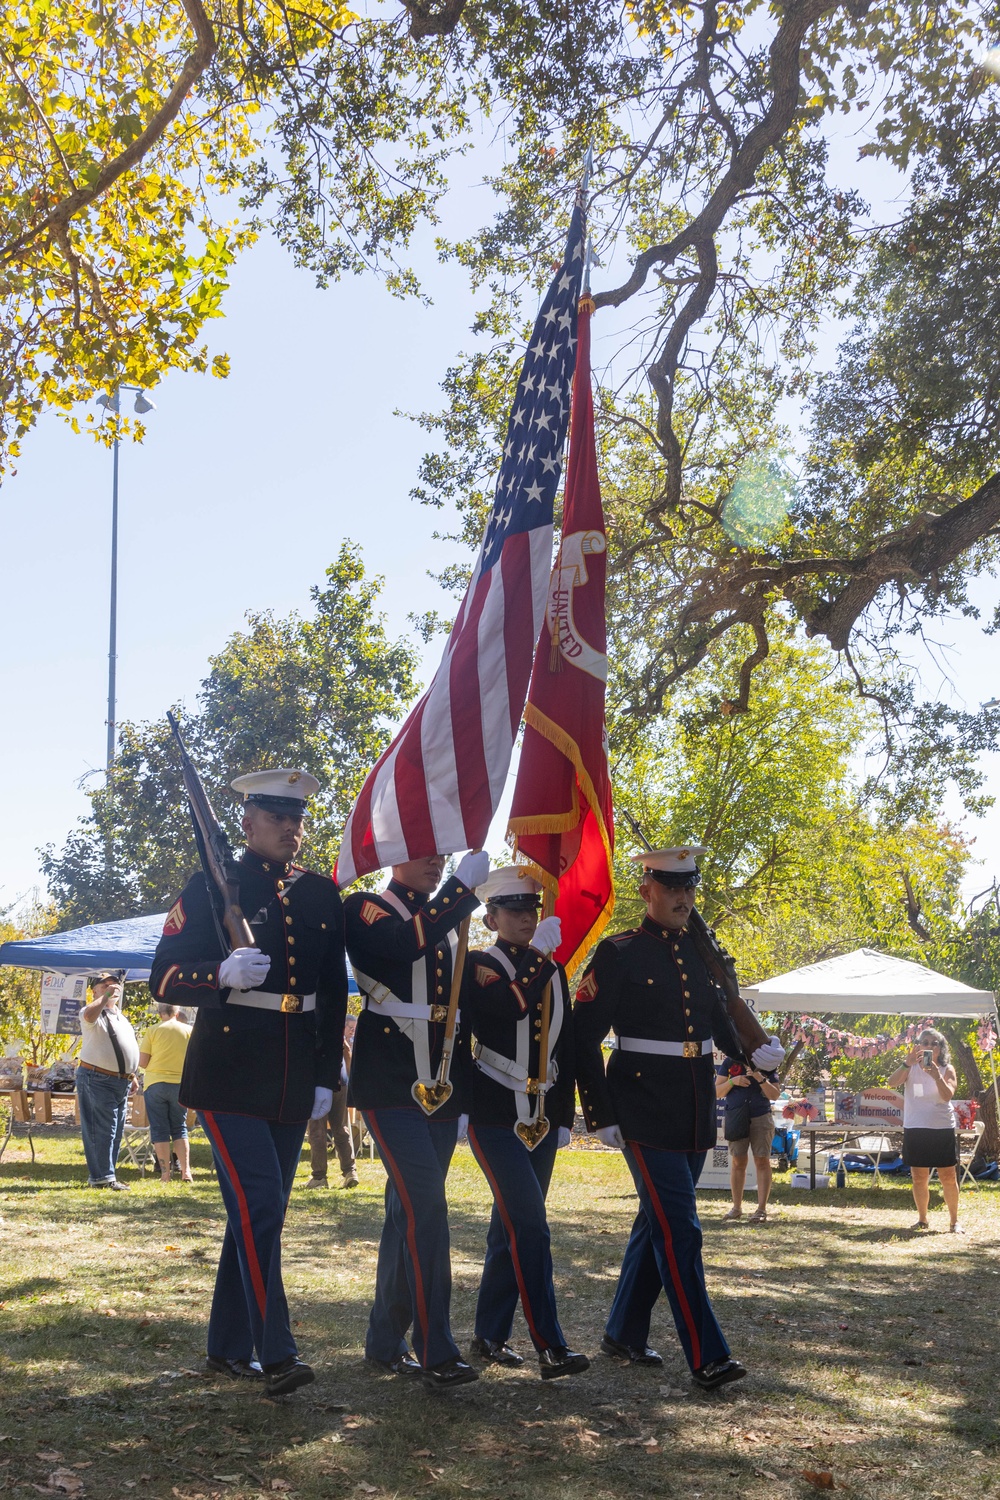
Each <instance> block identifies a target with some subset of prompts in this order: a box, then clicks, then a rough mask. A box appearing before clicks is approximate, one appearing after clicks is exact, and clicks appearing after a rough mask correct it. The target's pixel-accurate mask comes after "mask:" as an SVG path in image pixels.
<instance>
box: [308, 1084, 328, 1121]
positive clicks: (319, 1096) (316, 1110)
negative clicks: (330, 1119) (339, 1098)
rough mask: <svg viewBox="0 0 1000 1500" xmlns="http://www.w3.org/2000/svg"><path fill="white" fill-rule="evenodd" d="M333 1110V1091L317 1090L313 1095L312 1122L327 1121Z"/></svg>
mask: <svg viewBox="0 0 1000 1500" xmlns="http://www.w3.org/2000/svg"><path fill="white" fill-rule="evenodd" d="M332 1108H333V1089H317V1090H316V1092H315V1094H314V1095H313V1110H312V1114H311V1115H310V1116H309V1118H310V1120H325V1119H326V1117H327V1115H328V1114H329V1113H330V1111H331V1109H332Z"/></svg>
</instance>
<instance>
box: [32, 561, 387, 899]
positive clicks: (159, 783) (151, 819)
mask: <svg viewBox="0 0 1000 1500" xmlns="http://www.w3.org/2000/svg"><path fill="white" fill-rule="evenodd" d="M380 588H381V581H380V580H373V579H370V578H366V576H365V573H364V569H363V567H362V564H361V560H360V556H359V553H358V551H357V549H356V548H354V547H351V546H349V545H345V546H344V547H343V548H342V549H341V552H340V555H339V557H338V559H337V561H336V562H335V563H334V564H332V566H331V567H330V568H328V569H327V573H326V585H325V587H323V588H314V589H313V590H312V601H313V611H312V613H311V615H310V616H308V617H307V618H301V617H300V616H298V615H296V614H293V615H290V616H289V617H288V618H287V619H283V620H282V619H275V617H274V616H273V615H271V614H270V613H267V612H263V613H260V614H255V615H251V616H250V617H249V622H248V623H249V628H248V629H247V630H246V631H245V632H242V631H241V632H238V633H236V634H235V635H233V636H232V637H230V639H229V640H228V641H227V643H226V645H225V646H224V647H223V649H222V650H221V651H220V652H219V653H218V654H217V655H216V656H214V657H212V658H211V659H210V661H209V674H208V676H207V677H206V678H205V680H204V682H203V683H202V688H201V693H200V695H199V709H198V712H197V713H196V714H194V715H192V716H190V717H188V718H186V719H184V720H183V733H184V736H185V741H186V743H187V744H188V748H189V750H190V751H191V754H192V757H193V758H194V761H195V764H196V765H197V766H198V769H199V771H200V773H201V776H202V779H203V781H204V783H205V787H206V789H207V791H208V794H209V798H210V799H211V801H212V803H213V806H214V807H215V809H216V811H217V813H218V815H219V817H220V818H221V819H222V821H223V823H224V825H226V826H227V828H228V831H229V833H230V836H231V838H232V839H233V842H234V843H238V842H239V839H240V834H239V810H238V807H237V803H236V798H235V796H234V794H233V793H232V792H231V791H230V790H229V783H230V781H231V780H232V778H233V777H234V776H236V775H238V774H239V773H240V772H241V771H251V770H256V769H260V768H263V767H265V766H274V765H281V764H293V765H300V766H302V767H303V768H304V769H306V770H309V771H311V772H312V773H313V775H315V776H316V777H317V779H318V780H319V782H320V792H319V793H318V795H317V796H316V798H314V799H313V803H312V804H311V809H310V817H309V819H308V821H307V840H306V843H305V845H304V853H303V857H304V858H308V860H309V861H310V862H312V863H314V864H315V865H317V867H318V868H320V869H325V870H332V868H333V860H334V857H335V854H336V850H337V847H338V844H339V836H340V831H341V828H342V827H343V823H344V820H345V818H346V817H347V814H348V812H349V811H350V808H351V806H352V804H353V801H354V798H355V796H356V795H357V792H358V790H359V789H360V786H361V783H362V781H363V779H364V776H365V774H366V773H367V771H368V769H369V767H370V766H371V765H372V763H373V762H374V761H375V760H376V759H377V758H378V756H379V754H380V753H381V751H382V750H383V749H384V747H385V744H386V743H387V740H388V733H389V732H388V726H389V725H390V724H392V723H393V722H394V721H395V720H396V719H397V718H398V717H399V716H400V714H401V713H402V711H403V709H404V708H405V707H406V706H407V704H408V703H409V702H410V700H411V699H412V698H413V696H414V695H415V691H416V683H415V678H414V671H415V665H416V663H415V657H414V654H413V652H412V650H411V649H410V648H409V647H408V646H407V645H405V644H403V643H402V642H399V641H396V642H392V641H390V640H389V639H388V638H387V636H386V633H385V627H384V623H383V621H382V618H381V617H380V616H378V615H377V614H375V613H374V607H375V605H376V603H377V600H378V595H379V591H380ZM89 796H90V804H91V807H90V812H89V814H88V815H87V816H86V817H85V818H84V819H82V820H81V822H80V823H79V824H78V826H77V827H76V828H75V829H74V830H73V831H72V833H71V834H70V835H69V837H68V839H67V841H66V843H65V845H64V846H63V848H62V850H60V851H58V852H57V851H56V850H55V849H53V848H52V847H49V848H48V849H47V850H45V851H44V852H43V860H42V867H43V869H44V871H45V874H46V876H47V878H48V881H49V887H50V889H51V890H52V892H53V894H54V895H55V896H56V898H57V900H58V902H59V905H60V908H61V911H62V915H63V917H64V918H65V919H66V920H67V921H68V922H69V923H71V924H72V923H77V922H92V921H104V920H108V919H110V918H113V917H126V916H133V915H139V914H141V913H145V912H151V911H156V910H158V909H161V910H162V909H165V908H166V907H167V906H168V905H169V904H170V901H171V900H172V899H173V898H174V897H175V896H176V894H177V892H178V891H179V890H180V888H181V886H182V885H183V884H184V882H185V880H186V879H187V877H188V876H189V875H190V874H191V871H192V870H193V869H194V868H195V867H196V866H197V852H196V850H195V846H194V839H193V835H192V832H191V824H190V818H189V815H188V812H187V803H186V799H185V796H184V792H183V787H182V782H181V775H180V766H179V763H178V759H177V754H176V750H175V748H174V745H173V742H172V739H171V735H170V730H169V726H168V725H167V723H166V720H161V721H157V722H156V723H153V724H142V725H133V724H125V725H123V726H122V730H121V735H120V740H119V749H118V753H117V756H116V759H115V763H114V770H113V775H112V777H111V779H110V781H109V782H108V784H107V785H105V786H102V787H101V788H99V789H98V790H96V791H93V792H91V793H90V794H89Z"/></svg>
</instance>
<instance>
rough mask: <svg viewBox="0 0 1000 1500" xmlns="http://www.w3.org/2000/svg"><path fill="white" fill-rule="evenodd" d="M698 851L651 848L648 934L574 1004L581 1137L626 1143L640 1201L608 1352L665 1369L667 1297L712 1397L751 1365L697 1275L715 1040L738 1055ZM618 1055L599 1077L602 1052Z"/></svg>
mask: <svg viewBox="0 0 1000 1500" xmlns="http://www.w3.org/2000/svg"><path fill="white" fill-rule="evenodd" d="M704 852H705V851H704V850H703V849H696V848H687V849H663V850H650V851H648V852H647V853H645V854H643V855H641V856H638V857H637V858H640V859H641V861H642V864H643V866H644V875H643V881H642V884H641V886H640V891H641V894H642V896H643V899H644V900H645V901H646V906H647V915H646V918H645V920H644V921H643V923H642V925H641V926H640V927H638V928H635V929H633V930H632V931H629V932H621V933H618V934H616V935H615V936H614V937H610V938H606V939H605V940H604V941H603V942H601V943H600V944H599V945H598V947H597V949H596V951H595V953H594V957H593V959H592V961H591V963H590V965H589V967H588V968H587V971H586V973H585V975H584V978H583V980H582V982H581V984H580V986H579V988H578V990H577V994H576V1004H575V1007H574V1015H573V1019H574V1036H575V1044H576V1067H577V1078H578V1082H579V1087H580V1100H581V1104H582V1106H583V1113H584V1119H585V1121H586V1125H587V1129H588V1130H590V1131H593V1132H596V1133H597V1134H599V1135H600V1136H601V1137H602V1139H604V1140H605V1141H606V1142H607V1143H609V1144H616V1145H619V1146H620V1147H621V1149H622V1150H623V1152H624V1154H625V1159H626V1161H627V1163H628V1167H629V1171H630V1172H631V1173H632V1179H633V1181H634V1183H635V1187H636V1192H637V1193H638V1195H639V1204H640V1207H639V1212H638V1214H637V1215H636V1219H635V1223H634V1224H633V1226H632V1233H631V1236H630V1238H629V1242H628V1246H627V1248H626V1251H625V1256H624V1259H623V1261H622V1267H621V1273H620V1276H619V1280H618V1288H617V1291H616V1293H615V1297H614V1301H613V1303H612V1306H611V1311H610V1314H609V1316H608V1321H607V1326H606V1329H605V1335H604V1339H603V1341H602V1348H603V1349H604V1350H605V1352H606V1353H609V1354H613V1355H617V1356H620V1357H623V1358H628V1359H630V1360H631V1361H632V1362H633V1363H637V1364H653V1365H659V1364H662V1359H661V1358H660V1356H659V1355H658V1354H657V1353H656V1351H655V1350H653V1349H651V1348H649V1344H648V1338H649V1325H650V1318H651V1315H652V1310H653V1306H654V1304H655V1302H656V1300H657V1298H658V1296H659V1294H660V1291H661V1290H662V1291H664V1292H665V1293H666V1295H667V1299H668V1301H669V1303H670V1310H671V1312H672V1314H673V1318H674V1324H675V1326H676V1328H677V1333H678V1336H679V1338H680V1342H681V1347H682V1348H683V1351H684V1356H685V1358H686V1360H687V1362H688V1365H689V1367H690V1369H691V1372H692V1374H693V1376H694V1379H695V1380H696V1382H697V1383H698V1384H699V1385H701V1386H702V1387H704V1388H705V1389H714V1388H715V1387H716V1386H719V1385H723V1384H726V1383H727V1382H729V1381H731V1380H738V1379H739V1378H740V1377H741V1376H743V1375H745V1374H746V1370H745V1369H744V1367H743V1365H742V1364H740V1363H739V1361H738V1360H734V1359H733V1358H732V1357H731V1355H730V1351H729V1345H728V1344H727V1342H726V1339H725V1336H724V1335H723V1332H722V1329H721V1328H720V1327H719V1323H718V1321H717V1319H716V1316H715V1313H714V1312H713V1310H712V1305H711V1302H710V1301H709V1297H708V1291H707V1289H706V1286H705V1272H704V1268H703V1266H702V1257H701V1246H702V1234H701V1226H700V1224H699V1222H698V1214H697V1208H696V1203H695V1188H696V1186H697V1182H698V1178H699V1176H700V1174H701V1169H702V1167H703V1165H704V1162H705V1154H706V1152H707V1151H708V1150H709V1149H710V1148H711V1147H712V1146H713V1145H714V1144H715V1138H716V1110H715V1086H714V1085H715V1071H714V1065H713V1059H712V1051H713V1045H712V1044H713V1039H714V1040H715V1042H716V1043H717V1045H718V1046H719V1047H720V1049H721V1050H722V1051H724V1052H728V1053H731V1052H733V1051H734V1050H735V1051H737V1052H739V1050H740V1049H739V1044H738V1042H736V1040H735V1038H734V1035H733V1031H732V1028H731V1026H730V1024H729V1019H728V1016H727V1014H726V1011H725V1006H724V1002H723V997H722V995H721V993H720V991H719V990H718V989H717V987H716V985H715V983H714V982H713V980H712V978H711V977H710V975H709V972H708V970H707V968H706V966H705V963H704V961H703V960H702V957H701V954H700V952H699V950H698V948H697V947H696V945H695V942H694V940H693V938H692V937H691V934H690V932H689V931H688V927H687V922H688V918H689V917H690V914H691V910H692V908H693V906H694V888H695V886H696V885H697V883H698V880H699V878H700V877H699V875H698V870H697V865H696V859H695V857H696V855H700V854H703V853H704ZM610 1031H614V1033H615V1038H616V1045H615V1049H614V1050H613V1052H612V1054H611V1058H610V1061H609V1063H608V1066H607V1071H606V1072H605V1066H604V1060H603V1055H602V1051H601V1043H602V1042H603V1041H604V1038H605V1037H606V1036H607V1035H608V1033H609V1032H610Z"/></svg>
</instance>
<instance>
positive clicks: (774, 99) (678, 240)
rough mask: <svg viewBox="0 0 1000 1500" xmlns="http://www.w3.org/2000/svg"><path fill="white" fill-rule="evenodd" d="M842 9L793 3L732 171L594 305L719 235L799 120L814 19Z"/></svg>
mask: <svg viewBox="0 0 1000 1500" xmlns="http://www.w3.org/2000/svg"><path fill="white" fill-rule="evenodd" d="M836 8H837V3H836V0H802V3H800V4H798V5H795V4H792V5H789V6H788V7H787V9H786V10H785V14H784V19H783V20H782V22H781V25H780V26H779V28H778V31H777V33H776V35H775V38H774V41H773V42H772V43H771V52H770V66H769V70H768V71H769V76H770V84H771V102H770V104H769V105H768V107H767V109H766V110H765V111H764V113H763V115H762V116H761V118H760V119H759V120H758V121H757V124H756V125H755V126H754V127H753V129H752V130H750V131H749V132H748V133H747V136H746V139H745V140H744V141H743V144H742V145H741V146H740V147H739V148H738V149H737V150H736V151H735V152H734V153H733V156H732V160H731V162H730V165H729V168H728V170H727V171H726V172H725V173H724V175H723V177H722V180H721V181H720V182H719V184H718V186H717V187H716V189H715V191H714V192H713V193H712V195H711V197H710V198H709V199H708V202H707V203H706V204H705V206H704V208H703V209H702V210H701V213H699V214H697V215H696V216H695V217H694V218H693V219H692V220H691V222H690V223H689V224H688V225H686V226H685V228H684V229H682V230H681V231H680V233H679V234H676V235H675V236H674V238H673V239H672V240H669V241H668V242H667V243H666V244H665V245H650V247H649V249H648V250H644V251H643V252H642V254H641V255H640V256H638V258H637V259H636V262H635V269H634V270H633V272H632V275H631V276H630V277H629V279H628V281H626V282H623V283H622V285H621V286H619V287H615V288H613V289H612V290H610V291H607V292H598V293H597V294H596V295H595V297H594V306H595V308H601V307H620V306H621V304H622V303H623V302H627V301H628V299H629V298H630V297H634V296H635V294H636V292H639V291H641V290H642V287H643V286H644V284H645V281H646V278H647V276H648V275H649V273H650V271H651V270H652V268H653V266H655V265H664V264H666V265H669V264H670V263H672V262H673V261H675V260H676V259H677V257H678V255H680V253H681V251H682V250H686V249H687V248H688V247H689V246H691V245H693V244H695V243H696V242H698V241H700V240H703V239H705V238H708V237H714V235H715V234H716V233H717V232H718V230H719V229H720V228H721V226H722V223H723V220H724V219H725V217H726V215H727V214H728V212H729V210H730V209H731V208H732V206H733V204H734V202H735V201H736V198H737V197H738V196H739V194H740V193H742V192H744V191H745V190H746V189H747V188H749V187H751V186H752V184H753V182H754V180H755V178H756V176H757V170H758V168H759V167H760V164H761V162H762V161H763V160H764V158H765V156H766V155H767V153H768V152H769V151H770V150H771V149H772V148H773V147H774V146H776V145H777V144H778V142H779V141H780V140H781V138H782V137H783V136H784V135H785V134H786V132H787V131H788V129H789V128H790V126H791V124H792V121H793V120H794V119H795V112H796V110H797V108H798V103H799V49H800V47H801V45H802V40H803V37H804V36H805V34H806V32H807V31H808V29H809V27H810V26H811V25H812V24H813V22H814V21H818V20H819V18H820V16H822V15H824V14H825V13H826V12H827V11H830V10H835V9H836Z"/></svg>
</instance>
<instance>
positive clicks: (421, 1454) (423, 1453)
mask: <svg viewBox="0 0 1000 1500" xmlns="http://www.w3.org/2000/svg"><path fill="white" fill-rule="evenodd" d="M410 1457H411V1458H433V1457H434V1455H433V1453H432V1452H431V1450H430V1449H429V1448H414V1450H413V1452H412V1453H411V1454H410Z"/></svg>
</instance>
